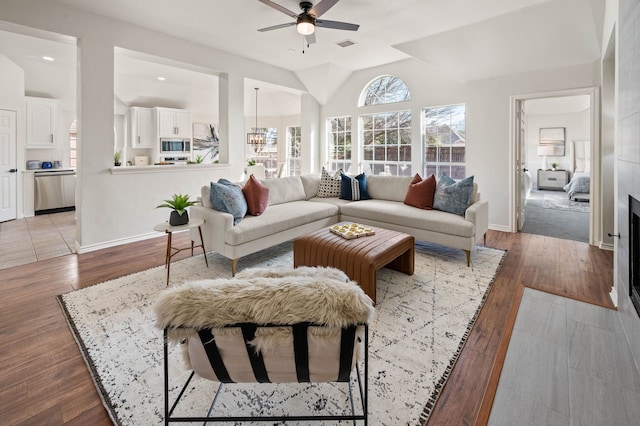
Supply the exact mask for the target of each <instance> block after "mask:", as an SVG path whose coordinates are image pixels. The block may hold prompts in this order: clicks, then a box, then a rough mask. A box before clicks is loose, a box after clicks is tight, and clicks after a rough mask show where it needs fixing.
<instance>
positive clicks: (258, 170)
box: [245, 164, 266, 180]
mask: <svg viewBox="0 0 640 426" xmlns="http://www.w3.org/2000/svg"><path fill="white" fill-rule="evenodd" d="M245 172H246V174H247V179H249V176H251V175H253V176H255V177H256V179H263V180H264V179H265V177H266V172H265V169H264V164H256V165H254V166H247V169H246V170H245Z"/></svg>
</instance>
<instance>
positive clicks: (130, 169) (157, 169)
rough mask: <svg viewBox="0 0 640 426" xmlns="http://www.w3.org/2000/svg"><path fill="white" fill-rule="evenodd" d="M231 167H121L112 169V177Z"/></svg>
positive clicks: (173, 165)
mask: <svg viewBox="0 0 640 426" xmlns="http://www.w3.org/2000/svg"><path fill="white" fill-rule="evenodd" d="M229 167H231V165H230V164H220V163H214V164H211V163H209V164H203V163H200V164H158V165H156V164H154V165H149V166H120V167H112V168H111V169H110V170H111V174H112V175H123V174H133V173H167V172H187V171H196V170H207V169H225V168H229Z"/></svg>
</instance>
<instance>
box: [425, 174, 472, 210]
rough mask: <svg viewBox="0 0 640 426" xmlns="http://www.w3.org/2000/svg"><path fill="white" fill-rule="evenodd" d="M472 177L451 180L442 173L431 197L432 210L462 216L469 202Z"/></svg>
mask: <svg viewBox="0 0 640 426" xmlns="http://www.w3.org/2000/svg"><path fill="white" fill-rule="evenodd" d="M472 191H473V176H469V177H467V178H465V179H462V180H460V181H457V182H456V181H455V180H453V179H451V178H450V177H449V176H447V175H446V174H444V173H442V174H441V175H440V179H438V184H437V186H436V193H435V195H434V197H433V208H434V209H437V210H442V211H444V212H449V213H453V214H458V215H463V214H464V212H465V211H466V210H467V207H469V204H470V202H471V193H472Z"/></svg>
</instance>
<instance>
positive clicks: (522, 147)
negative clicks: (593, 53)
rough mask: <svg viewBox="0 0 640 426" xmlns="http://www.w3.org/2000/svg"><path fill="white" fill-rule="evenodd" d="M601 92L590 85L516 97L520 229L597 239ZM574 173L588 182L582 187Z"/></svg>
mask: <svg viewBox="0 0 640 426" xmlns="http://www.w3.org/2000/svg"><path fill="white" fill-rule="evenodd" d="M596 96H597V92H596V90H595V89H594V88H588V89H577V90H570V91H562V92H553V93H544V94H532V95H523V96H517V97H513V98H512V111H513V112H514V114H513V115H512V117H513V118H512V129H513V132H512V135H513V145H512V146H513V148H514V149H513V153H514V165H515V167H514V176H515V178H514V185H513V188H515V190H514V191H513V194H512V195H513V197H512V199H513V211H512V219H513V220H512V222H511V223H512V224H513V226H512V229H513V231H514V232H516V231H519V232H525V233H534V234H539V235H547V236H552V237H557V238H562V239H571V240H576V241H583V242H586V243H589V244H594V240H595V239H596V236H597V235H598V234H597V233H596V229H595V228H596V227H595V224H596V223H597V221H596V220H595V218H596V217H597V214H596V213H597V212H598V208H599V200H600V198H599V197H598V196H597V194H599V192H600V185H599V183H598V179H599V170H598V168H597V167H599V159H598V155H597V152H596V151H597V149H596V148H597V146H598V140H597V139H598V132H597V131H596V129H597V126H598V121H597V117H598V111H597V110H596V109H597V104H598V103H597V99H596ZM548 135H551V136H548ZM551 147H553V149H551V150H549V149H550V148H551ZM581 176H582V177H581ZM574 179H576V180H578V179H579V180H580V183H581V184H582V187H581V188H582V189H581V192H579V193H575V191H573V189H574V188H577V186H575V181H574ZM567 184H569V186H567ZM585 185H586V188H587V189H586V190H585V189H584V187H585Z"/></svg>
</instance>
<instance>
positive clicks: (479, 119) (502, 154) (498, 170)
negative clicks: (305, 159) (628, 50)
mask: <svg viewBox="0 0 640 426" xmlns="http://www.w3.org/2000/svg"><path fill="white" fill-rule="evenodd" d="M597 70H598V68H597V67H596V64H584V65H580V66H573V67H567V68H562V69H552V70H546V71H541V72H531V73H524V74H516V75H510V76H505V77H499V78H493V79H488V80H480V81H473V82H468V83H465V82H460V81H457V80H455V79H453V78H450V77H448V76H446V75H443V74H442V73H439V72H437V71H435V70H434V69H433V68H431V67H430V66H428V65H426V64H423V63H420V62H418V61H416V60H412V59H408V60H405V61H401V62H396V63H393V64H389V65H386V66H381V67H376V68H371V69H367V70H363V71H358V72H356V73H354V74H352V75H351V76H350V77H349V78H348V79H347V81H346V82H345V84H344V85H343V86H342V87H340V88H339V89H338V90H337V92H336V94H335V95H334V96H333V97H332V98H331V99H330V100H329V101H328V102H327V104H326V105H324V106H323V107H322V109H321V118H322V120H323V121H322V123H324V122H325V121H326V118H327V117H332V116H340V115H351V116H352V117H353V118H354V119H356V118H357V117H358V115H360V114H363V113H370V112H375V111H383V110H405V109H411V111H412V116H413V125H412V126H413V144H412V152H415V153H419V152H422V147H421V125H420V123H421V119H420V117H421V115H420V114H421V108H422V107H429V106H438V105H451V104H461V103H464V104H466V120H467V144H466V158H467V175H468V176H470V175H474V176H475V181H476V182H478V185H479V189H480V192H481V193H482V197H483V198H485V199H487V200H488V201H489V226H490V227H491V228H492V229H497V230H504V231H509V230H510V229H511V223H510V214H509V213H510V212H509V210H510V208H511V207H510V191H511V187H510V185H512V184H511V183H510V182H511V177H512V176H511V175H510V174H511V170H512V169H511V167H512V166H513V165H512V164H511V161H512V160H511V158H512V154H511V153H512V149H513V147H512V146H511V144H512V141H511V140H510V137H511V135H510V103H509V100H510V97H511V96H513V95H521V94H531V93H544V92H549V91H554V90H564V89H569V88H582V87H591V86H594V85H598V84H599V75H598V71H597ZM385 74H391V75H394V76H396V77H399V78H401V79H402V80H403V81H404V82H405V83H406V84H407V86H408V87H409V90H410V91H411V95H412V100H411V101H409V102H403V103H398V104H392V105H386V106H385V105H382V106H380V105H376V106H371V107H361V108H359V107H358V106H357V103H358V99H359V96H360V93H361V91H362V89H363V88H364V87H365V86H366V85H367V84H368V83H369V82H371V81H372V80H373V79H375V78H376V77H379V76H381V75H385ZM353 123H354V125H356V127H354V128H353V129H352V131H353V136H352V137H353V140H354V141H355V140H358V139H359V138H360V136H359V134H358V131H357V120H355V121H353ZM322 127H323V131H324V124H323V125H322ZM325 152H326V146H325V143H324V141H322V143H321V159H320V164H321V165H323V164H324V163H325V162H326V155H325ZM359 156H360V153H359V152H353V153H352V157H353V164H354V165H357V164H358V162H359ZM412 169H413V173H417V172H420V170H421V158H420V156H417V155H414V156H413V158H412Z"/></svg>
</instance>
